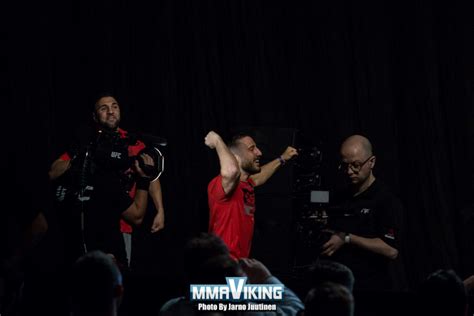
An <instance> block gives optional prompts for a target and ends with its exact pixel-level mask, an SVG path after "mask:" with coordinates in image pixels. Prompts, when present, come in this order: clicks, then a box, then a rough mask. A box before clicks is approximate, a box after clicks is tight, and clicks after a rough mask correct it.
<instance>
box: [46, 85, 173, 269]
mask: <svg viewBox="0 0 474 316" xmlns="http://www.w3.org/2000/svg"><path fill="white" fill-rule="evenodd" d="M120 119H121V113H120V106H119V104H118V102H117V100H116V99H115V97H114V96H112V95H111V94H110V93H104V94H102V95H100V96H99V97H98V98H97V101H96V102H95V106H94V112H93V120H94V126H93V127H92V128H90V129H88V130H87V131H85V132H82V133H80V135H79V138H80V139H79V140H78V141H77V142H76V143H75V144H74V146H73V147H71V149H70V150H69V151H67V152H66V153H64V154H63V155H61V156H60V157H59V159H57V160H56V161H54V162H53V164H52V166H51V169H50V171H49V178H50V179H51V180H56V181H57V182H59V183H60V185H59V186H58V188H57V189H56V198H57V201H58V202H59V203H58V204H60V205H61V206H60V207H61V208H63V210H62V213H63V214H61V215H62V216H63V217H64V222H65V223H66V224H65V234H66V240H67V241H66V242H69V243H72V245H73V247H68V246H66V247H65V248H66V251H67V252H70V253H68V254H66V260H68V259H69V260H75V259H77V258H78V256H80V255H82V254H83V253H85V252H88V251H91V250H96V249H97V250H102V251H104V252H106V253H110V254H112V255H113V256H114V257H115V259H116V261H117V263H118V264H119V266H121V267H123V268H126V267H128V266H129V259H130V252H129V251H127V250H130V248H131V236H130V233H131V228H130V229H129V230H127V227H125V222H123V220H125V221H126V222H127V223H128V224H132V225H140V224H141V223H142V221H143V218H144V216H145V212H146V207H147V200H148V194H147V191H148V193H149V194H150V196H151V197H152V199H153V202H154V204H155V207H156V208H157V215H156V216H155V219H154V222H153V226H152V232H157V231H158V230H160V229H161V228H163V225H164V213H163V203H162V194H161V186H160V182H159V180H158V179H156V180H154V181H151V182H150V180H151V172H150V169H151V170H152V169H153V166H154V165H155V163H154V161H153V159H152V157H151V156H150V155H148V154H146V153H143V150H144V149H145V145H144V143H142V142H141V141H138V140H136V141H133V140H132V138H130V137H129V136H128V133H127V132H126V131H124V130H123V129H121V128H119V123H120ZM129 227H130V226H129ZM124 230H125V232H126V233H127V234H123V235H125V236H123V235H122V232H124ZM126 237H127V238H126ZM79 245H80V246H79ZM79 248H81V249H80V250H79ZM127 257H128V258H127Z"/></svg>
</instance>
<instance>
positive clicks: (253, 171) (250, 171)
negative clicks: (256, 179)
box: [242, 163, 262, 175]
mask: <svg viewBox="0 0 474 316" xmlns="http://www.w3.org/2000/svg"><path fill="white" fill-rule="evenodd" d="M242 170H243V171H245V172H246V173H248V174H250V175H252V174H256V173H259V172H260V171H261V170H262V168H260V167H258V168H256V167H254V166H253V164H252V163H246V164H245V165H242Z"/></svg>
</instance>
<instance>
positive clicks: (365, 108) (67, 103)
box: [0, 0, 474, 288]
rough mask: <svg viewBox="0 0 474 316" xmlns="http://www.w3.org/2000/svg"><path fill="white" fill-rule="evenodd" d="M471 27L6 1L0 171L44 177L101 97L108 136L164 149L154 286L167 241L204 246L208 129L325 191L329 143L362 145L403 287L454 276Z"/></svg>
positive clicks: (398, 9)
mask: <svg viewBox="0 0 474 316" xmlns="http://www.w3.org/2000/svg"><path fill="white" fill-rule="evenodd" d="M471 13H472V6H470V5H468V4H467V1H466V3H463V2H459V3H457V4H454V3H452V2H449V1H441V2H431V1H409V2H408V1H407V3H405V2H403V1H402V2H400V1H386V2H385V1H368V2H365V1H363V2H356V1H325V2H322V3H320V2H318V1H298V2H296V1H295V2H291V1H285V2H283V1H281V2H280V1H243V0H241V1H237V0H235V1H210V0H199V1H172V0H170V1H155V2H153V3H149V2H145V1H117V0H109V1H103V0H102V1H49V2H44V1H15V2H9V3H6V4H5V5H4V6H3V8H2V10H1V13H0V20H1V21H2V22H1V23H2V33H3V35H2V37H1V38H2V39H1V43H2V45H1V49H0V58H1V63H2V65H1V68H2V71H1V73H2V76H1V82H0V83H1V91H2V92H1V100H0V101H1V105H2V112H3V115H2V125H3V126H2V129H3V130H2V135H3V139H4V147H5V148H7V149H8V150H9V151H8V152H7V153H6V155H10V154H11V153H13V152H14V153H15V154H16V155H17V156H19V158H18V159H17V167H16V168H19V169H22V170H23V171H24V170H31V169H40V170H41V168H42V169H44V172H46V171H47V169H48V166H49V164H50V163H51V162H52V161H53V160H54V159H55V158H56V157H57V156H58V155H59V154H60V153H61V152H62V151H63V150H64V149H65V146H66V145H67V143H68V139H69V135H70V132H72V130H73V128H75V127H76V126H79V125H80V124H81V123H84V122H86V121H87V120H89V119H90V115H91V114H90V113H91V109H92V104H91V102H90V94H91V93H92V92H95V91H97V90H112V91H114V92H116V94H117V97H118V100H119V102H120V103H121V106H122V110H123V113H122V114H123V121H122V125H121V126H122V127H123V128H125V129H128V130H132V131H141V132H146V133H150V134H153V135H156V136H161V137H164V138H166V139H167V140H168V143H169V145H168V146H167V147H166V148H164V153H165V156H166V165H165V172H164V174H163V176H162V178H161V181H162V186H163V194H164V198H163V199H164V204H165V210H166V228H165V229H164V230H163V231H162V232H161V233H159V234H158V235H151V234H149V233H148V230H149V228H147V226H146V225H150V221H151V218H152V217H153V214H152V212H150V214H148V218H147V222H146V223H145V227H144V228H143V229H141V230H138V231H137V234H136V236H135V239H136V240H137V239H138V240H140V241H141V242H140V243H139V244H138V245H136V247H135V249H136V252H135V253H134V256H135V261H136V262H135V264H136V265H137V267H138V268H137V269H136V271H137V274H139V275H140V276H142V277H144V278H146V277H147V276H150V275H152V276H158V277H160V276H161V277H162V278H163V279H165V280H167V281H165V282H164V283H165V284H172V283H173V282H174V280H177V279H179V278H180V276H181V275H182V272H181V271H180V265H181V261H180V255H181V251H182V245H183V243H184V241H185V240H186V239H187V238H188V237H189V236H191V235H193V234H194V233H196V232H199V231H202V230H206V221H207V219H206V217H205V216H206V215H207V214H206V197H205V194H206V191H205V190H206V186H207V183H208V182H209V180H210V179H211V178H212V177H213V176H215V175H216V174H217V173H218V170H219V169H218V161H217V159H216V154H215V152H214V151H212V150H210V149H208V148H207V147H206V146H205V145H204V136H205V135H206V134H207V132H208V131H209V130H211V129H212V130H215V131H217V132H219V133H222V135H224V136H228V135H229V132H230V131H232V130H233V129H234V128H235V127H238V126H255V127H262V128H267V131H268V130H269V129H270V130H271V129H272V128H273V129H276V130H278V129H280V128H287V129H291V130H293V129H294V130H298V131H300V132H301V133H303V134H304V135H306V136H307V137H308V138H310V139H312V140H313V141H314V143H318V144H322V148H323V149H324V154H325V156H324V159H325V160H324V161H325V165H324V166H325V167H324V168H326V173H327V174H328V175H331V172H332V170H333V167H335V165H336V159H337V151H338V147H339V144H340V143H341V141H342V140H343V139H344V138H345V137H347V136H349V135H351V134H353V133H362V134H364V135H366V136H368V137H369V139H370V140H371V141H372V142H373V145H374V148H375V152H376V154H377V166H376V169H375V173H376V176H377V177H379V178H380V179H383V180H384V182H386V183H387V184H388V185H389V186H390V187H391V188H392V189H393V191H394V192H395V193H396V194H397V195H398V196H399V197H400V199H401V200H402V201H403V203H404V205H405V207H406V217H405V220H406V225H405V235H404V236H405V239H404V248H403V254H404V256H403V263H404V266H405V270H406V273H407V274H406V277H407V284H408V287H409V288H414V287H416V285H417V284H418V283H419V282H420V280H422V279H423V278H424V277H426V276H427V274H428V273H430V272H432V271H434V270H435V269H437V268H440V267H444V268H454V269H456V271H458V273H459V274H461V275H462V276H467V275H469V274H472V273H474V260H473V258H472V257H473V253H474V250H473V249H472V244H473V241H474V237H473V236H472V234H473V233H472V229H470V230H468V229H467V228H472V227H473V226H472V225H473V222H474V220H473V217H474V216H473V212H474V211H473V210H472V207H471V205H472V203H473V202H474V201H473V199H472V197H473V194H472V192H473V189H474V188H473V184H474V181H473V180H474V177H473V176H474V173H473V171H474V169H473V164H472V161H473V157H474V152H473V149H472V144H474V128H473V126H474V125H473V124H472V122H473V119H474V117H473V114H474V113H473V110H472V108H473V107H472V104H473V101H474V100H473V97H474V85H473V83H474V82H473V79H474V78H473V65H474V57H473V56H474V41H473V38H474V28H473V26H474V25H473V21H474V19H472V14H471ZM275 135H277V133H276V134H275ZM270 142H271V141H270ZM275 143H277V144H281V141H278V140H275ZM281 145H282V147H281V151H283V150H284V146H285V145H284V144H281ZM264 154H265V152H264ZM271 158H273V157H268V156H267V159H271ZM323 180H324V181H325V182H324V183H325V185H328V186H329V185H331V184H332V182H333V178H332V177H331V176H328V177H326V178H325V179H323ZM4 183H8V179H4ZM257 194H258V192H257ZM18 202H19V203H21V201H18ZM257 203H258V196H257ZM257 205H258V204H257ZM469 231H471V232H469ZM50 251H51V250H50ZM53 252H54V251H53ZM271 264H272V263H269V265H271ZM168 282H169V283H168ZM157 286H158V285H157Z"/></svg>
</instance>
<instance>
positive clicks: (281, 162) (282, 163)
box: [277, 156, 286, 166]
mask: <svg viewBox="0 0 474 316" xmlns="http://www.w3.org/2000/svg"><path fill="white" fill-rule="evenodd" d="M277 159H278V161H279V162H280V164H281V165H282V166H283V165H284V164H286V160H285V159H283V158H281V156H280V157H278V158H277Z"/></svg>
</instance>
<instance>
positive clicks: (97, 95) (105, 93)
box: [90, 91, 118, 113]
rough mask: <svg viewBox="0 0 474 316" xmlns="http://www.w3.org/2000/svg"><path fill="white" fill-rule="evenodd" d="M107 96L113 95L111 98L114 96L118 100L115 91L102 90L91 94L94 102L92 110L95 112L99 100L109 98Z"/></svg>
mask: <svg viewBox="0 0 474 316" xmlns="http://www.w3.org/2000/svg"><path fill="white" fill-rule="evenodd" d="M107 97H111V98H114V99H115V100H117V96H116V94H115V93H113V92H112V91H100V92H97V93H95V94H94V95H92V96H91V99H90V103H92V111H93V112H94V113H95V112H96V109H95V106H96V104H97V102H98V101H99V100H100V99H102V98H107ZM117 102H118V100H117Z"/></svg>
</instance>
